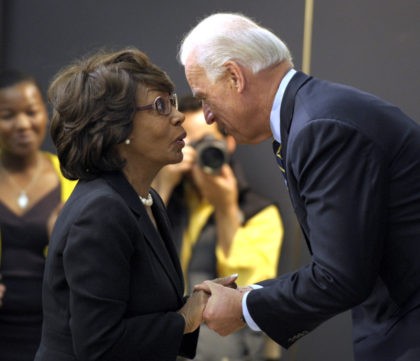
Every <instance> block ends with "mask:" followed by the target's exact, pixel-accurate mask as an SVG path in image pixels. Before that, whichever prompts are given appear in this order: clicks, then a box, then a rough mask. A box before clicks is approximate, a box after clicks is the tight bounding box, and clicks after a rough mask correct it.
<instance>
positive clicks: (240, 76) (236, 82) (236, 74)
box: [224, 60, 246, 93]
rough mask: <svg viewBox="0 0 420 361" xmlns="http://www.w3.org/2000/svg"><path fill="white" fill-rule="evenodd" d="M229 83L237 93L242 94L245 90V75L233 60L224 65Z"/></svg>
mask: <svg viewBox="0 0 420 361" xmlns="http://www.w3.org/2000/svg"><path fill="white" fill-rule="evenodd" d="M224 67H225V69H226V74H227V77H228V79H229V82H230V83H231V84H232V86H233V87H234V88H235V89H236V91H237V92H238V93H242V91H243V90H244V88H245V80H246V79H245V74H244V72H243V69H242V68H241V66H240V65H239V64H238V63H236V62H235V61H233V60H229V61H227V62H226V63H225V64H224Z"/></svg>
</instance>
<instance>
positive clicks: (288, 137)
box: [179, 14, 420, 361]
mask: <svg viewBox="0 0 420 361" xmlns="http://www.w3.org/2000/svg"><path fill="white" fill-rule="evenodd" d="M179 55H180V61H181V63H182V64H183V65H184V67H185V74H186V78H187V81H188V83H189V85H190V87H191V90H192V92H193V94H194V95H195V97H197V98H198V99H200V100H201V101H202V104H203V110H204V113H205V117H206V121H207V123H208V124H211V123H214V122H216V123H217V124H218V125H219V127H220V128H222V129H223V130H224V131H225V132H227V133H228V134H231V135H233V136H234V138H235V139H236V141H237V142H239V143H259V142H261V141H264V140H266V139H268V138H271V137H273V138H274V140H273V149H274V153H275V156H276V159H277V162H278V164H279V166H280V169H281V170H282V172H283V173H284V177H285V181H286V183H287V185H288V189H289V193H290V197H291V201H292V204H293V207H294V210H295V213H296V216H297V218H298V220H299V223H300V225H301V228H302V231H303V234H304V236H305V238H306V241H307V245H308V248H309V251H310V253H311V261H310V263H309V264H307V265H306V266H304V267H302V268H300V269H298V270H297V271H294V272H291V273H288V274H285V275H282V276H280V277H278V278H277V279H272V280H266V281H262V282H260V283H259V284H258V285H252V286H251V287H244V288H240V289H238V290H234V289H231V288H227V287H223V286H220V285H217V284H214V283H213V282H211V281H206V282H204V283H202V284H200V285H198V286H197V287H196V288H197V289H204V290H206V291H207V292H209V293H211V297H210V298H209V301H208V304H207V306H206V309H205V311H204V319H205V322H206V323H207V325H208V326H209V327H210V328H211V329H213V330H215V331H216V332H218V333H219V334H221V335H227V334H230V333H232V332H234V331H236V330H238V329H240V328H242V327H244V325H245V323H244V322H243V320H245V322H246V324H247V325H248V326H249V327H251V328H252V329H254V330H263V331H264V332H265V333H266V334H267V335H268V336H270V337H271V338H272V339H273V340H275V341H276V342H278V343H279V344H280V345H282V346H283V347H285V348H288V347H289V346H291V345H292V344H293V343H294V342H295V341H296V340H298V339H299V338H300V337H302V336H304V335H306V334H307V333H309V332H310V331H312V330H313V329H314V328H316V327H317V326H319V325H320V324H321V323H323V322H324V321H326V320H328V319H329V318H331V317H333V316H335V315H337V314H338V313H341V312H343V311H346V310H349V309H351V310H352V316H353V329H354V330H353V336H354V337H353V338H354V339H353V342H354V354H355V360H357V361H371V360H380V361H388V360H389V361H391V360H392V361H395V360H398V361H403V360H404V361H408V360H419V359H420V347H419V343H418V341H419V335H420V262H419V261H418V257H417V254H418V252H419V251H420V157H419V154H420V127H419V125H418V124H416V123H415V122H414V121H413V120H412V119H410V118H409V117H408V116H406V115H405V114H404V113H403V112H402V111H401V110H399V109H398V108H397V107H395V106H393V105H392V104H389V103H387V102H385V101H383V100H381V99H379V98H378V97H376V96H374V95H372V94H368V93H365V92H363V91H360V90H358V89H355V88H351V87H348V86H345V85H340V84H335V83H331V82H326V81H322V80H320V79H316V78H314V77H310V76H308V75H306V74H304V73H302V72H300V71H296V70H295V69H294V68H293V63H292V59H291V55H290V52H289V50H288V49H287V47H286V45H285V44H284V43H283V42H282V41H281V40H280V39H279V38H278V37H277V36H276V35H274V34H273V33H272V32H270V31H269V30H267V29H265V28H263V27H261V26H259V25H258V24H256V23H255V22H253V21H252V20H250V19H249V18H247V17H245V16H242V15H240V14H214V15H211V16H209V17H207V18H205V19H204V20H202V21H201V22H200V23H199V24H198V25H197V26H196V27H194V28H193V29H192V30H191V31H190V32H189V33H188V34H187V36H186V37H185V38H184V40H183V42H182V44H181V48H180V54H179Z"/></svg>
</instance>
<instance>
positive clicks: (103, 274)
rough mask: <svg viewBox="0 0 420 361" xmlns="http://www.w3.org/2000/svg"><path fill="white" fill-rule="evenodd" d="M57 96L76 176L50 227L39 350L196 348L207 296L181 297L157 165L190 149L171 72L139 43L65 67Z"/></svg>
mask: <svg viewBox="0 0 420 361" xmlns="http://www.w3.org/2000/svg"><path fill="white" fill-rule="evenodd" d="M49 96H50V100H51V103H52V107H53V115H52V126H51V135H52V139H53V142H54V144H55V146H56V147H57V153H58V156H59V158H60V161H61V166H62V171H63V174H64V175H65V176H66V177H67V178H69V179H78V180H79V182H78V184H77V186H76V188H75V190H74V192H73V193H72V195H71V197H70V198H69V200H68V202H67V203H66V204H65V206H64V207H63V209H62V211H61V212H60V215H59V217H58V219H57V223H56V226H55V228H54V231H53V234H52V238H51V244H50V247H49V252H48V259H47V265H46V270H45V276H44V290H43V297H44V325H43V333H42V340H41V345H40V348H39V350H38V352H37V355H36V358H35V360H36V361H41V360H42V361H47V360H51V361H52V360H54V361H60V360H66V361H67V360H113V361H114V360H124V361H130V360H148V361H153V360H156V361H157V360H159V361H162V360H165V361H171V360H175V359H176V357H177V355H178V354H180V355H183V356H186V357H190V358H192V357H194V354H195V348H196V342H197V336H198V330H197V329H198V327H199V325H200V323H201V317H202V311H203V309H204V306H205V301H206V299H207V296H205V295H204V294H203V293H202V292H197V293H194V294H193V295H192V296H191V297H190V298H188V301H187V302H186V303H185V300H184V298H183V292H184V284H183V277H182V271H181V267H180V264H179V261H178V258H177V255H176V250H175V247H174V245H173V242H172V238H171V231H170V228H169V221H168V219H167V216H166V213H165V208H164V205H163V203H162V201H161V199H160V197H159V196H158V194H157V193H156V192H155V191H153V190H152V189H150V184H151V182H152V180H153V178H154V176H155V175H156V173H157V172H158V171H159V170H160V169H161V168H162V167H163V166H164V165H166V164H169V163H177V162H180V161H181V160H182V148H183V147H184V140H183V139H184V138H185V136H186V134H185V131H184V129H183V127H182V122H183V121H184V116H183V115H182V114H181V113H180V112H178V110H177V100H176V95H175V94H174V86H173V84H172V82H171V80H170V79H169V78H168V76H167V75H166V74H165V73H164V72H163V71H162V70H161V69H159V68H158V67H157V66H155V65H154V64H152V63H151V62H150V60H149V59H148V57H147V56H146V55H145V54H144V53H142V52H140V51H139V50H137V49H123V50H120V51H116V52H99V53H96V54H93V55H92V56H90V57H88V58H86V59H84V60H81V61H79V62H76V63H74V64H73V65H70V66H68V67H67V68H65V69H64V70H62V71H61V72H60V73H59V74H58V75H57V76H56V77H55V79H54V80H53V82H52V84H51V86H50V89H49Z"/></svg>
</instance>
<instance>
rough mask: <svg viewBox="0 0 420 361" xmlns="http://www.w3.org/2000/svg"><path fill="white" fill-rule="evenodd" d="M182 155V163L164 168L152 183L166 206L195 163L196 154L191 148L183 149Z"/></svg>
mask: <svg viewBox="0 0 420 361" xmlns="http://www.w3.org/2000/svg"><path fill="white" fill-rule="evenodd" d="M182 153H183V155H184V156H183V159H182V162H180V163H176V164H169V165H166V166H164V167H163V168H162V169H161V170H160V171H159V173H158V174H157V175H156V177H155V178H154V180H153V182H152V187H153V188H154V189H156V191H157V192H158V193H159V195H160V196H161V198H162V200H163V202H164V203H165V204H168V201H169V199H170V198H171V195H172V192H173V190H174V188H175V187H176V186H177V185H178V184H179V183H180V182H181V180H182V177H183V176H184V174H186V173H188V172H189V171H190V170H191V168H192V167H193V165H194V163H195V158H196V152H195V149H194V148H193V147H191V146H186V147H184V149H183V150H182Z"/></svg>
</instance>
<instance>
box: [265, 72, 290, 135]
mask: <svg viewBox="0 0 420 361" xmlns="http://www.w3.org/2000/svg"><path fill="white" fill-rule="evenodd" d="M295 74H296V70H295V69H293V68H292V69H290V70H289V71H288V72H287V74H286V75H285V76H284V77H283V79H282V80H281V82H280V85H279V88H278V89H277V93H276V96H275V97H274V103H273V107H272V108H271V113H270V127H271V132H272V133H273V137H274V139H275V140H277V141H278V142H279V143H281V132H280V119H279V117H280V106H281V102H282V100H283V95H284V92H285V90H286V87H287V85H288V84H289V82H290V80H291V79H292V77H293V75H295Z"/></svg>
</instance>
